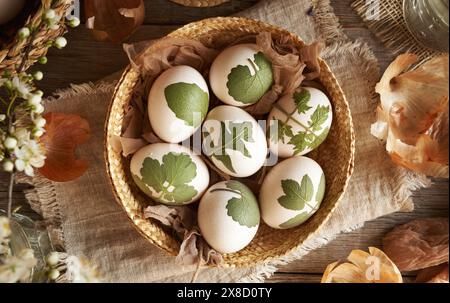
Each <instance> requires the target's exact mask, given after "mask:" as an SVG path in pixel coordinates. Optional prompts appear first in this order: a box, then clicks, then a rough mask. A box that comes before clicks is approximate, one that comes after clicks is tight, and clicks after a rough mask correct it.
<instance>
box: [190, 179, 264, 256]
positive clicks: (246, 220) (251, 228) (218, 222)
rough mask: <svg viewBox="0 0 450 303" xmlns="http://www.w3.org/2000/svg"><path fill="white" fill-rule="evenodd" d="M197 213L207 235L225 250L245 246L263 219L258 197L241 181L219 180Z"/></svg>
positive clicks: (212, 243) (209, 241) (210, 189)
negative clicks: (261, 218)
mask: <svg viewBox="0 0 450 303" xmlns="http://www.w3.org/2000/svg"><path fill="white" fill-rule="evenodd" d="M197 215H198V224H199V227H200V231H201V234H202V236H203V238H204V239H205V240H206V242H207V243H208V244H209V245H210V246H211V247H212V248H214V249H215V250H217V251H218V252H220V253H224V254H228V253H234V252H237V251H239V250H241V249H243V248H245V247H246V246H247V245H248V244H249V243H250V242H251V241H252V239H253V238H254V237H255V235H256V232H257V231H258V227H259V223H260V212H259V207H258V202H257V200H256V197H255V196H254V194H253V193H252V191H251V190H250V189H249V188H248V187H247V186H245V185H244V184H242V183H241V182H238V181H224V182H219V183H217V184H215V185H213V186H212V187H211V188H209V189H208V191H207V192H206V193H205V194H204V195H203V197H202V199H201V201H200V203H199V207H198V214H197Z"/></svg>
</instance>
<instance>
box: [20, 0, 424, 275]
mask: <svg viewBox="0 0 450 303" xmlns="http://www.w3.org/2000/svg"><path fill="white" fill-rule="evenodd" d="M312 5H314V9H313V10H311V7H312ZM239 15H241V16H247V17H251V18H256V19H261V20H264V21H266V22H269V23H273V24H276V25H279V26H282V27H284V28H287V29H288V30H290V31H291V32H294V33H296V34H298V35H299V36H300V37H302V38H303V39H304V40H305V41H306V42H311V41H313V40H316V39H323V40H324V41H325V42H326V44H327V47H326V49H325V50H324V52H323V58H324V59H325V60H326V61H327V62H328V64H329V65H330V66H331V68H332V70H333V72H334V74H335V75H336V77H337V79H338V80H339V82H340V84H341V86H342V88H343V90H344V92H345V94H346V96H347V99H348V101H349V103H350V107H351V111H352V115H353V121H354V126H355V130H356V160H355V162H356V163H355V164H356V168H355V172H354V174H353V177H352V179H351V182H350V185H349V187H348V189H347V192H346V194H345V197H344V199H343V200H342V201H341V202H340V204H339V206H338V208H337V209H336V211H335V212H334V214H333V216H332V217H331V219H330V220H329V221H328V223H327V224H326V225H325V226H324V227H323V228H322V229H321V230H320V232H319V234H318V236H317V237H316V238H314V239H312V240H311V241H309V242H307V243H305V244H304V245H303V246H302V247H300V248H299V249H298V250H297V251H295V252H293V253H292V254H290V255H287V256H285V257H284V258H282V259H279V260H276V261H271V262H269V263H267V264H262V265H260V266H257V267H249V268H243V269H217V268H216V269H204V270H202V271H201V273H200V275H199V277H198V280H197V281H199V282H218V281H221V282H236V281H263V280H264V278H266V277H268V276H270V275H271V274H272V273H273V272H274V271H276V268H277V266H279V265H282V264H286V263H288V262H289V261H292V260H294V259H296V258H301V257H302V256H304V255H305V254H307V253H308V252H309V251H311V250H313V249H315V248H318V247H320V246H322V245H324V244H326V243H327V242H329V241H330V240H332V239H333V238H334V237H335V236H336V235H337V234H339V233H341V232H345V231H350V230H353V229H355V228H357V227H360V226H361V225H362V224H363V223H364V222H365V221H368V220H372V219H375V218H377V217H379V216H383V215H386V214H390V213H392V212H396V211H409V210H412V208H413V204H412V202H411V200H410V199H409V196H410V194H411V191H412V190H413V189H416V188H419V187H421V186H425V185H427V184H428V181H427V179H425V178H424V177H422V176H418V175H415V174H413V173H410V172H408V171H406V170H404V169H402V168H399V167H396V166H394V165H393V164H392V162H391V161H390V159H389V158H388V156H387V155H386V152H385V149H384V145H383V143H381V142H379V141H377V140H376V139H375V138H373V137H372V136H371V135H370V132H369V130H370V124H371V122H373V121H374V119H375V116H374V113H375V107H376V103H377V99H376V97H375V96H374V95H373V92H374V85H375V83H376V82H377V80H378V79H379V76H380V75H379V70H378V66H377V60H376V58H375V57H374V55H373V54H372V53H371V51H370V50H369V48H368V47H367V46H366V45H365V44H363V43H361V42H358V41H356V42H352V41H349V39H348V38H347V37H346V35H345V34H344V33H343V32H342V31H341V30H340V28H339V24H338V21H337V19H336V17H335V15H334V14H333V12H332V9H331V7H330V5H329V1H328V0H319V1H314V2H313V4H312V3H311V2H310V1H307V0H277V1H274V0H267V1H261V2H260V3H259V4H258V5H256V6H255V7H254V8H252V9H250V10H248V11H245V12H243V13H240V14H239ZM113 88H114V84H113V83H111V82H107V83H103V84H99V85H94V84H84V85H76V86H72V87H71V88H69V89H67V90H64V91H61V92H58V93H57V96H56V97H55V98H52V99H51V100H48V101H47V102H46V109H47V111H57V112H65V113H76V114H78V115H81V116H82V117H84V118H86V119H87V120H89V123H90V125H91V128H92V132H93V136H92V138H91V139H90V140H89V141H88V142H87V144H85V145H84V146H83V148H82V149H81V150H80V154H81V156H82V157H84V158H86V159H88V160H89V162H90V168H89V170H88V171H87V172H86V174H85V175H84V176H83V177H81V178H80V179H78V180H76V181H74V182H71V183H62V184H57V183H51V182H49V181H46V180H44V179H41V178H39V177H37V178H34V180H32V181H31V183H32V184H34V185H35V188H34V189H33V190H30V191H28V192H27V193H26V196H27V198H28V200H29V202H30V203H31V205H32V207H33V208H34V209H35V210H36V211H38V212H39V213H41V214H42V215H43V217H44V218H45V220H46V222H47V224H49V229H50V232H51V234H52V238H53V240H54V241H55V243H56V244H57V245H59V246H60V247H61V248H64V249H65V250H66V251H67V252H68V253H69V254H74V255H81V256H85V257H87V258H89V259H91V260H92V261H93V262H94V263H95V264H97V266H98V267H99V269H100V271H101V272H102V274H103V276H104V280H105V281H108V282H153V281H155V282H156V281H158V282H188V281H189V280H190V278H191V277H192V273H193V271H194V270H195V269H194V267H189V266H185V267H183V266H180V265H178V264H176V263H175V258H174V257H170V256H167V255H166V254H165V253H164V252H162V251H160V250H159V249H158V248H157V247H155V246H153V245H151V244H150V243H148V242H147V241H146V240H145V239H144V238H143V237H142V236H140V235H139V234H138V232H137V231H136V230H135V229H134V228H133V226H131V223H130V221H129V220H128V219H127V217H126V214H125V213H124V212H123V211H122V209H121V208H120V207H119V205H118V204H117V203H116V201H115V199H114V197H113V195H112V192H111V189H110V187H109V186H110V185H109V183H108V180H107V177H106V172H105V165H104V160H103V124H104V119H105V111H106V107H107V104H108V102H109V101H110V97H111V94H112V91H113Z"/></svg>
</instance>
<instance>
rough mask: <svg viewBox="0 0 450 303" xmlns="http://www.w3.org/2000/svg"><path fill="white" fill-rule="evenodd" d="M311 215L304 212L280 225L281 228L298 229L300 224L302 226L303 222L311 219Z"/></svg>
mask: <svg viewBox="0 0 450 303" xmlns="http://www.w3.org/2000/svg"><path fill="white" fill-rule="evenodd" d="M310 215H311V213H310V212H307V211H305V212H302V213H300V214H298V215H297V216H295V217H293V218H291V219H289V220H287V221H286V222H284V223H281V224H280V228H286V229H287V228H292V227H296V226H298V225H300V224H302V223H303V222H305V221H306V220H308V219H309V217H310Z"/></svg>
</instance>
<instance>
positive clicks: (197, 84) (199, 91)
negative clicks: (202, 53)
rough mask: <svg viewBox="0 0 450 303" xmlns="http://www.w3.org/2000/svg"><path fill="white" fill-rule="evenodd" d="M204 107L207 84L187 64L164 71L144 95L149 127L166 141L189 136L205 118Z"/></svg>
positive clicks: (207, 94)
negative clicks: (147, 93) (146, 100)
mask: <svg viewBox="0 0 450 303" xmlns="http://www.w3.org/2000/svg"><path fill="white" fill-rule="evenodd" d="M208 107H209V90H208V85H207V83H206V81H205V79H204V78H203V76H202V75H201V74H200V73H199V72H198V71H197V70H196V69H194V68H192V67H190V66H176V67H172V68H169V69H168V70H166V71H164V72H163V73H162V74H161V75H160V76H159V77H158V78H157V79H156V80H155V82H154V83H153V85H152V87H151V89H150V93H149V97H148V115H149V119H150V124H151V126H152V128H153V131H154V132H155V134H156V135H157V136H158V137H159V138H161V139H162V140H163V141H166V142H169V143H179V142H182V141H184V140H186V139H188V138H189V137H190V136H192V134H194V133H195V131H196V130H197V129H198V128H199V127H200V125H201V124H202V122H203V120H204V119H205V117H206V114H207V112H208Z"/></svg>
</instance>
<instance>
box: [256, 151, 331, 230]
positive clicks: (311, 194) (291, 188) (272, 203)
mask: <svg viewBox="0 0 450 303" xmlns="http://www.w3.org/2000/svg"><path fill="white" fill-rule="evenodd" d="M324 194H325V175H324V173H323V170H322V168H321V167H320V165H319V164H317V162H316V161H314V160H312V159H310V158H306V157H302V156H298V157H293V158H289V159H287V160H284V161H283V162H280V163H279V164H277V165H276V166H275V167H274V168H273V169H272V170H271V171H270V172H269V173H268V174H267V176H266V178H265V179H264V182H263V184H262V186H261V191H260V194H259V203H260V207H261V215H262V219H263V221H264V222H265V223H266V224H267V225H269V226H271V227H273V228H277V229H287V228H292V227H296V226H298V225H300V224H302V223H304V222H305V221H306V220H308V219H309V218H310V217H311V216H312V215H313V214H314V213H315V212H316V211H317V210H318V209H319V207H320V204H321V202H322V200H323V197H324Z"/></svg>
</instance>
